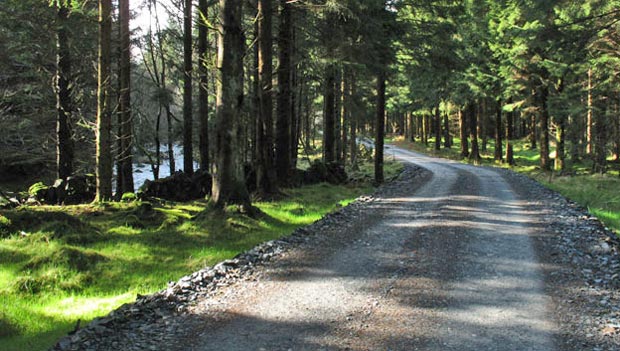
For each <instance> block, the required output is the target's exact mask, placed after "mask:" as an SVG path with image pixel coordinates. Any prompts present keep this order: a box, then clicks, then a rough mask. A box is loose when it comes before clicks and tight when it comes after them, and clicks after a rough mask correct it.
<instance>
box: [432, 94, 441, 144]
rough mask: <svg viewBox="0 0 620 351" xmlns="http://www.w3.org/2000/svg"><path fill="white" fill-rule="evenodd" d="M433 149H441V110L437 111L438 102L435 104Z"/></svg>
mask: <svg viewBox="0 0 620 351" xmlns="http://www.w3.org/2000/svg"><path fill="white" fill-rule="evenodd" d="M433 121H434V122H435V150H437V151H439V150H441V111H439V103H438V104H437V106H435V118H433Z"/></svg>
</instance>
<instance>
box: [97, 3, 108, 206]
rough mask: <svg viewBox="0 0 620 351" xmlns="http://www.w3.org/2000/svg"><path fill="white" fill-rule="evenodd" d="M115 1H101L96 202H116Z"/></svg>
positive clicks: (98, 58)
mask: <svg viewBox="0 0 620 351" xmlns="http://www.w3.org/2000/svg"><path fill="white" fill-rule="evenodd" d="M111 13H112V1H111V0H99V54H98V57H97V66H98V67H97V138H96V139H97V140H96V148H97V150H96V161H97V167H96V182H97V185H96V195H95V201H96V202H100V201H109V200H111V199H112V151H111V139H110V133H111V129H112V116H111V113H110V106H109V102H110V78H111V74H110V54H111V50H110V41H111V35H112V16H111Z"/></svg>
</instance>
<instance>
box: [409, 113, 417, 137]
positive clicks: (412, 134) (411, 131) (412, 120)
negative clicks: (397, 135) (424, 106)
mask: <svg viewBox="0 0 620 351" xmlns="http://www.w3.org/2000/svg"><path fill="white" fill-rule="evenodd" d="M407 118H408V119H409V138H408V139H407V140H409V141H412V142H415V133H416V129H417V128H416V123H415V115H414V114H413V113H412V112H407Z"/></svg>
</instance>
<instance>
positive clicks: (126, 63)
mask: <svg viewBox="0 0 620 351" xmlns="http://www.w3.org/2000/svg"><path fill="white" fill-rule="evenodd" d="M129 17H130V14H129V0H120V2H119V22H120V44H121V47H120V54H121V55H120V65H119V68H120V72H119V85H120V92H119V94H120V95H119V104H118V106H119V121H120V123H119V126H118V127H119V138H120V143H119V145H120V150H119V159H118V163H119V167H118V169H119V172H118V173H119V174H117V177H118V180H119V181H118V184H117V189H116V193H117V197H119V199H120V197H121V196H122V194H124V193H127V192H130V193H132V192H133V191H134V184H133V165H132V163H133V162H132V147H133V126H132V124H133V123H132V117H131V52H130V49H131V47H130V45H131V37H130V32H129Z"/></svg>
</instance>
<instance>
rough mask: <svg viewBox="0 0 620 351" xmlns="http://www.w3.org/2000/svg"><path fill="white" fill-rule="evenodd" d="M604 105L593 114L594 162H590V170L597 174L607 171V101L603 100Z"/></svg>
mask: <svg viewBox="0 0 620 351" xmlns="http://www.w3.org/2000/svg"><path fill="white" fill-rule="evenodd" d="M604 104H605V105H604V106H601V107H602V108H601V110H600V111H599V112H598V113H597V114H596V115H595V116H593V119H594V122H593V126H592V127H593V132H594V133H593V135H592V139H593V144H594V145H593V150H592V152H593V155H594V162H593V163H592V172H593V173H598V174H604V173H606V172H607V141H608V128H609V126H608V124H607V111H608V109H609V102H608V101H607V102H604Z"/></svg>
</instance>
